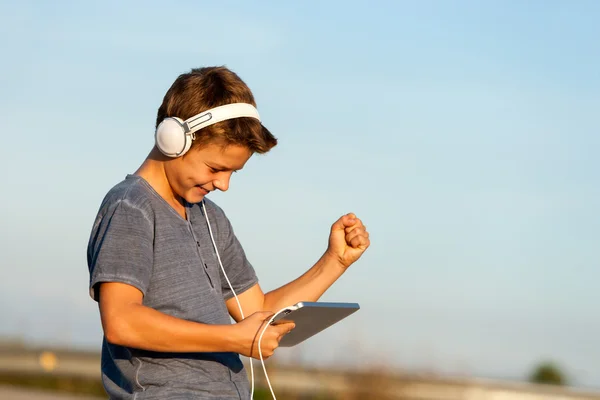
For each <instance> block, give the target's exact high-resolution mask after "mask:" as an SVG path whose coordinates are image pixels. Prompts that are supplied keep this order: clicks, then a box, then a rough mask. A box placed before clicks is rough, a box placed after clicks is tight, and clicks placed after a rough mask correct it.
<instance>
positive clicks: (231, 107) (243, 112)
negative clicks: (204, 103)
mask: <svg viewBox="0 0 600 400" xmlns="http://www.w3.org/2000/svg"><path fill="white" fill-rule="evenodd" d="M241 117H250V118H256V119H257V120H259V121H260V115H258V110H257V109H256V108H255V107H254V106H253V105H252V104H248V103H232V104H225V105H224V106H219V107H215V108H211V109H210V110H207V111H203V112H201V113H200V114H197V115H194V116H193V117H191V118H188V119H186V120H185V122H184V123H183V129H184V130H185V132H186V133H188V132H189V133H194V132H197V131H199V130H200V129H202V128H206V127H207V126H209V125H212V124H216V123H217V122H221V121H225V120H228V119H233V118H241Z"/></svg>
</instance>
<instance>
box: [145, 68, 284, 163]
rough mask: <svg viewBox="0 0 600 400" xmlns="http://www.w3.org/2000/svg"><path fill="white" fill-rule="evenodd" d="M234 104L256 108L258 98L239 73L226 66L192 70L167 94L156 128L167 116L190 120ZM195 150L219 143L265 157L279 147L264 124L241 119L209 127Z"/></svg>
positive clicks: (194, 146)
mask: <svg viewBox="0 0 600 400" xmlns="http://www.w3.org/2000/svg"><path fill="white" fill-rule="evenodd" d="M232 103H248V104H252V105H253V106H255V107H256V102H255V101H254V96H253V95H252V92H251V91H250V89H249V88H248V86H247V85H246V84H245V83H244V81H242V80H241V79H240V77H239V76H237V74H235V73H234V72H232V71H230V70H229V69H227V68H225V67H205V68H197V69H192V70H191V71H190V72H189V73H186V74H182V75H180V76H179V77H178V78H177V79H176V80H175V82H173V84H172V85H171V88H169V90H168V91H167V93H166V94H165V97H164V98H163V102H162V104H161V106H160V107H159V109H158V113H157V116H156V127H158V125H159V124H160V123H161V122H162V121H163V120H164V119H165V118H167V117H178V118H180V119H182V120H184V121H185V120H186V119H188V118H190V117H193V116H194V115H197V114H199V113H201V112H203V111H207V110H209V109H211V108H214V107H218V106H223V105H226V104H232ZM195 136H196V139H195V140H194V142H193V143H192V149H194V148H196V149H198V148H200V147H203V146H206V145H207V144H211V143H212V144H216V145H220V146H225V147H226V146H228V145H238V146H243V147H246V148H247V149H248V150H249V151H250V152H251V153H259V154H263V153H266V152H268V151H269V150H270V149H271V148H273V147H274V146H275V145H276V144H277V139H276V138H275V137H274V136H273V135H272V134H271V133H270V132H269V131H268V130H267V129H266V128H265V127H264V126H262V124H261V123H260V121H258V120H256V119H254V118H250V117H241V118H233V119H229V120H226V121H222V122H218V123H216V124H213V125H210V126H207V127H205V128H203V129H201V130H200V131H198V132H196V135H195Z"/></svg>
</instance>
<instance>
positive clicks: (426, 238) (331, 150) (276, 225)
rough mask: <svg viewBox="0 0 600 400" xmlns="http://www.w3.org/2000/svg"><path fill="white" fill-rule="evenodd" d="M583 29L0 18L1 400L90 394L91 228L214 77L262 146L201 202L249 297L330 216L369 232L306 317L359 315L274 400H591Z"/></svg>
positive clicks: (276, 377) (518, 21) (515, 7)
mask: <svg viewBox="0 0 600 400" xmlns="http://www.w3.org/2000/svg"><path fill="white" fill-rule="evenodd" d="M599 18H600V3H598V2H597V1H592V0H590V1H585V0H577V1H566V0H564V1H552V0H547V1H541V0H539V1H537V0H529V1H510V0H503V1H495V0H486V1H469V0H461V1H458V0H456V1H442V0H438V1H434V0H423V1H389V2H386V1H373V2H367V1H362V2H356V1H345V2H342V1H322V2H319V1H297V2H275V1H264V2H263V1H261V2H242V1H220V2H199V1H172V2H169V3H168V4H167V3H165V2H155V1H127V2H120V1H102V2H76V1H70V2H69V1H54V2H43V1H27V0H22V1H19V2H13V1H0V21H1V23H0V32H1V35H0V46H1V50H2V54H3V57H2V58H3V59H4V62H2V63H0V80H1V86H0V87H1V90H0V107H1V108H2V118H1V119H0V133H1V135H2V137H3V138H4V139H3V143H4V145H3V152H2V156H1V157H0V169H1V170H2V175H1V181H0V187H1V188H2V193H3V195H2V196H0V218H1V223H0V268H1V270H0V271H1V272H2V277H3V278H2V279H0V304H1V305H2V307H1V308H0V342H1V345H0V383H1V385H0V398H3V399H62V398H75V397H69V396H79V397H77V398H88V397H89V396H102V394H103V391H102V388H101V386H100V383H99V376H100V372H99V368H100V366H99V350H100V345H101V340H102V330H101V325H100V320H99V314H98V309H97V305H96V303H95V302H94V301H93V300H91V298H90V297H89V295H88V270H87V264H86V246H87V241H88V236H89V233H90V230H91V227H92V222H93V220H94V217H95V215H96V212H97V210H98V207H99V205H100V202H101V200H102V198H103V196H104V195H105V193H106V192H107V191H108V190H109V189H110V188H111V187H112V186H113V185H114V184H116V183H117V182H119V181H120V180H122V179H123V178H124V177H125V175H126V174H128V173H131V172H133V171H135V169H137V167H138V166H139V165H140V164H141V162H142V161H143V160H144V158H145V156H146V155H147V154H148V152H149V151H150V150H151V148H152V146H153V140H154V136H153V134H154V123H155V118H156V111H157V109H158V107H159V105H160V103H161V101H162V97H163V96H164V93H165V92H166V90H167V89H168V88H169V86H170V85H171V83H172V82H173V80H174V79H175V78H176V77H177V76H178V75H179V74H180V73H184V72H187V71H189V70H190V69H191V68H194V67H201V66H209V65H225V66H227V67H229V68H230V69H232V70H233V71H235V72H236V73H238V74H239V75H240V76H241V78H242V79H243V80H244V81H245V82H246V83H247V84H248V85H249V86H250V87H251V88H252V90H253V92H254V95H255V97H256V100H257V103H258V109H259V111H260V113H261V117H262V119H263V121H264V123H265V125H266V126H268V127H269V129H270V130H271V131H272V132H273V133H274V134H275V135H276V136H277V137H278V139H279V145H278V146H277V147H276V148H275V149H274V150H273V151H271V152H270V153H269V154H267V155H264V156H255V157H253V158H252V159H251V160H250V161H249V162H248V164H247V166H246V168H245V169H244V170H243V171H242V172H240V173H239V174H236V175H235V176H234V177H233V181H232V183H231V187H230V190H229V191H228V192H227V193H215V194H214V195H213V194H211V196H212V197H211V198H212V199H213V200H214V201H216V202H217V203H218V204H219V205H220V206H221V207H222V208H223V209H224V210H225V212H226V213H227V215H228V216H229V218H230V219H231V221H232V223H233V226H234V229H235V232H236V234H237V236H238V237H239V239H240V241H241V242H242V244H243V246H244V248H245V250H246V253H247V255H248V257H249V259H250V261H251V262H252V263H253V265H254V267H255V268H256V270H257V273H258V275H259V278H260V281H261V286H262V287H263V288H264V289H265V290H270V289H274V288H276V287H278V286H280V285H282V284H284V283H286V282H288V281H290V280H291V279H294V278H296V277H297V276H299V275H300V274H302V273H303V272H304V271H305V270H306V269H307V268H309V267H310V266H312V264H313V263H314V262H315V261H316V260H317V259H318V258H319V257H320V255H321V254H322V252H323V251H324V250H325V248H326V245H327V238H328V232H329V227H330V225H331V224H332V223H333V222H334V221H335V220H336V219H337V218H338V217H339V216H341V215H342V214H344V213H346V212H354V213H356V214H357V215H358V216H359V217H360V218H361V219H362V220H363V221H364V223H365V224H366V226H367V227H368V229H369V231H370V234H371V242H372V245H371V248H370V249H369V250H368V251H367V252H366V253H365V254H364V256H363V257H362V258H361V259H360V260H359V261H358V262H357V263H356V264H354V265H353V266H352V267H351V268H350V269H349V271H348V272H347V273H346V274H345V275H344V276H343V277H342V278H341V279H340V280H339V281H338V282H337V283H336V285H334V286H333V287H332V288H331V289H330V291H329V292H327V293H326V295H325V296H324V297H323V298H322V300H325V301H350V302H357V303H359V304H360V305H361V310H360V311H359V312H358V313H356V314H354V315H352V316H351V317H350V318H348V319H347V320H344V321H343V322H342V323H340V324H337V325H335V326H333V327H331V328H330V329H328V330H327V331H325V332H322V333H321V334H319V335H317V336H315V337H313V338H311V339H310V340H308V341H307V342H305V343H302V344H301V345H299V346H297V347H294V348H291V349H279V351H278V353H277V355H276V356H275V357H274V358H273V359H271V360H269V362H268V367H269V368H270V371H272V375H271V374H270V378H271V381H272V382H273V385H274V389H275V392H276V393H279V394H281V395H282V396H287V397H282V398H283V399H285V398H289V399H292V398H316V397H317V396H321V397H320V398H323V399H325V398H332V399H333V398H344V399H351V398H379V399H382V398H387V397H386V396H388V397H389V398H421V399H431V400H436V399H466V398H469V399H488V398H507V399H508V398H520V399H521V398H536V399H537V398H563V399H564V398H600V395H599V394H598V393H600V369H598V366H597V363H598V360H600V321H599V320H598V318H597V317H598V315H599V312H598V311H599V307H600V306H599V304H600V292H599V291H598V290H597V286H598V281H599V278H600V269H599V268H598V267H599V266H600V265H599V260H600V247H599V246H598V243H599V241H600V214H599V213H598V209H599V208H600V186H599V185H598V182H599V181H600V161H599V159H598V156H597V154H598V150H599V148H600V135H599V131H600V117H599V115H600V114H599V112H598V110H599V109H600V74H599V71H600V47H599V46H598V40H599V39H600V25H599V24H598V20H599ZM257 365H259V364H257ZM257 375H258V378H259V379H262V378H261V377H262V371H260V370H259V373H258V374H257ZM364 388H369V390H368V391H366V392H363V391H362V389H364ZM69 393H71V394H69ZM261 393H262V394H260V393H259V395H260V396H263V398H270V397H268V396H266V394H265V393H263V392H261ZM82 396H88V397H82ZM326 396H329V397H326ZM352 396H354V397H352ZM278 397H279V396H278ZM90 398H91V397H90Z"/></svg>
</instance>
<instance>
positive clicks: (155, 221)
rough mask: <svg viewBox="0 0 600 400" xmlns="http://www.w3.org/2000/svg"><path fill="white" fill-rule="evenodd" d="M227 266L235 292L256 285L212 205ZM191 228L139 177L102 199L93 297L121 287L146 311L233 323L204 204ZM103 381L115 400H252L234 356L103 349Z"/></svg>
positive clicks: (94, 240)
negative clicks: (136, 295) (134, 291)
mask: <svg viewBox="0 0 600 400" xmlns="http://www.w3.org/2000/svg"><path fill="white" fill-rule="evenodd" d="M205 203H206V209H207V212H208V216H209V219H210V222H211V227H212V230H213V234H214V235H215V241H216V243H217V248H218V249H219V254H220V256H221V260H222V261H223V265H224V266H225V269H226V271H227V276H228V277H229V279H230V281H231V283H232V285H233V287H234V289H235V291H236V293H238V294H239V293H242V292H244V291H245V290H247V289H249V288H250V287H252V286H253V285H254V284H256V283H257V278H256V274H255V272H254V269H253V268H252V266H251V265H250V263H249V262H248V260H247V259H246V256H245V254H244V251H243V249H242V247H241V245H240V243H239V242H238V240H237V238H236V237H235V235H234V232H233V230H232V227H231V224H230V223H229V220H228V219H227V217H226V216H225V214H224V213H223V210H221V209H220V208H219V207H218V206H217V205H215V204H214V203H213V202H211V201H210V200H208V199H206V200H205ZM186 210H187V221H186V220H184V219H183V218H181V217H180V216H179V214H177V212H176V211H175V210H174V209H173V208H172V207H171V206H170V205H169V204H168V203H167V202H166V201H165V200H164V199H163V198H162V197H160V195H159V194H158V193H157V192H155V191H154V189H152V187H151V186H150V185H149V184H148V183H147V182H146V181H145V180H144V179H142V178H140V177H138V176H133V175H128V176H127V177H126V179H125V180H123V181H122V182H120V183H119V184H117V185H116V186H115V187H113V188H112V189H111V190H110V191H109V192H108V194H107V195H106V197H105V198H104V200H103V202H102V204H101V206H100V210H99V211H98V215H97V217H96V220H95V223H94V226H93V228H92V232H91V235H90V240H89V244H88V253H87V254H88V268H89V272H90V286H89V289H90V295H91V296H92V298H93V299H95V300H96V301H97V300H98V286H99V285H97V284H98V283H100V282H123V283H127V284H130V285H133V286H135V287H137V288H138V289H139V290H141V291H142V293H143V294H144V300H143V304H144V305H146V306H148V307H152V308H154V309H156V310H158V311H161V312H163V313H165V314H169V315H172V316H175V317H178V318H182V319H186V320H190V321H196V322H202V323H206V324H230V323H231V319H230V317H229V314H228V312H227V308H226V306H225V300H226V299H228V298H230V297H233V294H232V293H231V290H230V289H229V287H228V285H227V281H226V280H225V279H224V277H223V273H222V272H221V269H220V266H219V264H218V261H217V257H216V254H215V251H214V248H213V245H212V242H211V240H210V236H209V232H208V227H207V224H206V220H205V218H204V214H203V211H202V208H201V206H200V204H186ZM101 369H102V381H103V384H104V387H105V389H106V391H107V392H108V394H109V395H110V398H111V399H137V400H143V399H144V400H145V399H249V398H250V389H249V384H248V377H247V375H246V370H245V369H244V367H243V364H242V362H241V360H240V357H239V355H238V354H235V353H185V354H182V353H173V354H169V353H157V352H151V351H144V350H139V349H134V348H126V347H122V346H116V345H113V344H110V343H107V342H106V339H104V340H103V343H102V367H101Z"/></svg>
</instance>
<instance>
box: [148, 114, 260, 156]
mask: <svg viewBox="0 0 600 400" xmlns="http://www.w3.org/2000/svg"><path fill="white" fill-rule="evenodd" d="M240 117H251V118H256V119H257V120H259V121H260V116H259V115H258V110H257V109H256V108H255V107H254V106H253V105H252V104H247V103H233V104H226V105H224V106H219V107H215V108H211V109H210V110H207V111H203V112H201V113H200V114H197V115H194V116H193V117H191V118H188V119H187V120H185V121H183V120H182V119H181V118H177V117H167V118H165V119H164V120H162V122H161V123H160V124H159V125H158V126H157V127H156V132H155V133H154V141H155V143H156V147H157V148H158V149H159V150H160V152H161V153H163V154H164V155H165V156H168V157H180V156H182V155H184V154H185V153H186V152H187V151H188V150H189V149H190V147H191V146H192V142H193V141H194V139H195V138H196V134H195V132H197V131H199V130H200V129H202V128H206V127H207V126H209V125H212V124H216V123H217V122H221V121H225V120H228V119H233V118H240Z"/></svg>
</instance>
